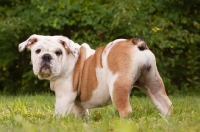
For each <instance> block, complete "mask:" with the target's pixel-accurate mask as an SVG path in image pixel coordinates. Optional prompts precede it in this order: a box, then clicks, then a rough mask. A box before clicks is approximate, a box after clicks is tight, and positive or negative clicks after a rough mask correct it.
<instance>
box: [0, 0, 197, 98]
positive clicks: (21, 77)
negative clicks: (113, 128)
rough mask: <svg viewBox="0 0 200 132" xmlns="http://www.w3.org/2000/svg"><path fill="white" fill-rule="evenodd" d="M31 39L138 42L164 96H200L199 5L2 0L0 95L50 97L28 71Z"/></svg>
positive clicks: (149, 0)
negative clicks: (152, 61) (153, 64)
mask: <svg viewBox="0 0 200 132" xmlns="http://www.w3.org/2000/svg"><path fill="white" fill-rule="evenodd" d="M32 34H42V35H64V36H67V37H69V38H70V39H72V40H73V41H75V42H77V43H79V44H82V43H84V42H86V43H88V44H90V45H91V47H92V48H96V47H98V46H102V45H106V44H107V43H109V42H110V41H112V40H114V39H117V38H126V39H129V38H132V37H142V38H144V39H145V40H146V42H147V44H148V46H149V48H150V49H151V50H152V51H153V53H154V54H155V55H156V58H157V65H158V69H159V72H160V74H161V76H162V78H163V80H164V83H165V86H166V89H167V92H168V93H169V94H174V93H190V92H196V93H199V94H200V52H199V51H200V1H197V0H190V1H188V0H177V1H176V0H56V1H55V0H0V93H4V94H16V93H41V92H49V91H50V88H49V82H48V81H41V80H39V79H38V78H37V77H36V76H35V75H34V74H33V72H32V65H31V61H30V51H28V50H26V51H25V52H23V53H19V52H18V44H19V43H21V42H23V41H24V40H26V39H27V38H28V37H29V36H30V35H32Z"/></svg>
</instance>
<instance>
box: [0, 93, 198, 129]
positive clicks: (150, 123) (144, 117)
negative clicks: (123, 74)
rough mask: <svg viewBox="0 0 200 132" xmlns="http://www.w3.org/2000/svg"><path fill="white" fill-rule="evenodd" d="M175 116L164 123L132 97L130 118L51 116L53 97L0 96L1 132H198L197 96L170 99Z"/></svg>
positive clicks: (145, 101) (106, 110) (113, 114)
mask: <svg viewBox="0 0 200 132" xmlns="http://www.w3.org/2000/svg"><path fill="white" fill-rule="evenodd" d="M170 99H171V100H172V102H173V106H174V113H173V115H171V116H169V117H167V120H164V119H163V118H162V117H161V116H160V115H159V113H158V111H157V109H156V107H155V106H154V105H153V104H152V102H151V101H150V99H149V98H148V97H145V96H142V97H138V96H132V97H131V104H132V108H133V113H132V116H131V118H125V119H120V118H119V116H118V112H117V111H116V109H115V108H114V107H113V106H112V105H110V106H107V107H103V108H99V109H92V110H90V115H88V116H86V117H85V118H83V119H81V118H74V117H73V116H72V115H69V116H66V117H64V118H58V117H57V118H56V117H53V116H52V115H53V112H54V102H55V97H54V96H53V95H50V94H44V95H31V96H28V95H23V96H22V95H19V96H6V95H3V96H0V131H1V132H23V131H24V132H66V131H67V132H133V131H134V132H137V131H140V132H143V131H144V132H155V131H156V132H165V131H170V132H184V131H187V132H195V131H196V132H197V131H200V125H199V123H200V96H194V95H193V96H181V95H174V96H170Z"/></svg>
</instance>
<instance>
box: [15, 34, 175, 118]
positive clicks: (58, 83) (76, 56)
mask: <svg viewBox="0 0 200 132" xmlns="http://www.w3.org/2000/svg"><path fill="white" fill-rule="evenodd" d="M25 47H27V48H28V49H30V50H31V60H32V64H33V71H34V74H35V75H37V76H38V78H39V79H47V80H50V87H51V90H53V91H55V95H56V103H55V114H62V115H65V114H69V113H71V112H72V111H73V112H74V114H75V115H76V116H83V115H84V113H85V112H86V110H87V109H91V108H97V107H102V106H105V105H108V104H111V103H113V105H114V106H115V107H116V109H117V110H118V111H119V115H120V117H126V116H128V115H129V114H130V113H131V112H132V108H131V105H130V102H129V95H130V92H131V90H132V88H133V86H137V87H139V88H140V89H142V90H143V91H144V92H145V93H146V94H147V95H148V96H149V97H150V98H151V100H152V101H153V102H154V104H155V105H156V107H157V108H158V110H159V111H160V113H161V114H162V115H163V116H166V115H168V114H170V113H171V112H172V103H171V101H170V100H169V98H168V96H167V94H166V91H165V87H164V84H163V81H162V79H161V77H160V75H159V73H158V70H157V66H156V60H155V56H154V54H153V53H152V52H151V51H150V50H149V49H148V47H147V45H146V43H145V41H144V40H142V39H139V38H132V39H130V40H126V39H117V40H114V41H112V42H110V43H109V44H107V45H106V46H103V47H99V48H97V49H96V50H93V49H91V48H90V46H89V45H88V44H82V45H79V44H77V43H74V42H73V41H72V40H70V39H68V38H67V37H64V36H42V35H32V36H30V37H29V38H28V39H27V40H26V41H25V42H23V43H21V44H19V51H20V52H22V51H23V50H24V49H25Z"/></svg>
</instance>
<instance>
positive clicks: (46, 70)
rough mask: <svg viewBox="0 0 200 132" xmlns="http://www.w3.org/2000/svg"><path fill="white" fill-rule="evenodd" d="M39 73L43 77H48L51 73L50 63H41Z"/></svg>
mask: <svg viewBox="0 0 200 132" xmlns="http://www.w3.org/2000/svg"><path fill="white" fill-rule="evenodd" d="M40 73H41V74H42V75H45V76H49V75H50V73H51V64H50V62H42V63H41V66H40Z"/></svg>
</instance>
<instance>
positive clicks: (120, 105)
mask: <svg viewBox="0 0 200 132" xmlns="http://www.w3.org/2000/svg"><path fill="white" fill-rule="evenodd" d="M111 87H113V88H111V89H112V91H110V93H111V99H112V102H113V105H114V106H115V107H116V109H117V110H118V112H119V115H120V117H127V116H129V115H130V113H131V112H132V108H131V105H130V102H129V95H130V92H131V89H132V80H131V78H128V77H127V76H119V77H117V78H116V81H114V83H113V84H112V86H111Z"/></svg>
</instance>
